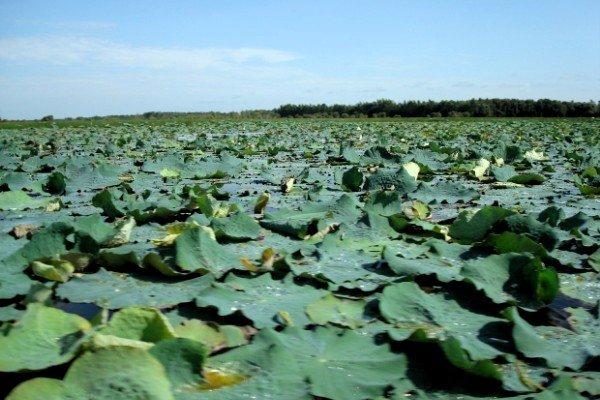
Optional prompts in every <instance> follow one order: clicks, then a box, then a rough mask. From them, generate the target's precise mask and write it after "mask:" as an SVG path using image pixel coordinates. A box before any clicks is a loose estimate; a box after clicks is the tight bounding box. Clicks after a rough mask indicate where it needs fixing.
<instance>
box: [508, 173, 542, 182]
mask: <svg viewBox="0 0 600 400" xmlns="http://www.w3.org/2000/svg"><path fill="white" fill-rule="evenodd" d="M545 181H546V177H545V176H544V175H540V174H536V173H531V172H530V173H523V174H517V175H515V176H513V177H511V178H510V179H508V182H512V183H517V184H520V185H541V184H542V183H544V182H545Z"/></svg>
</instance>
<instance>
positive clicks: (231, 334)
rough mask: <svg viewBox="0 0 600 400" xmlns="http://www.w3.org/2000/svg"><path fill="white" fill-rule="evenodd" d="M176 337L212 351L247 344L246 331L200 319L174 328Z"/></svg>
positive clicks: (191, 320) (187, 321)
mask: <svg viewBox="0 0 600 400" xmlns="http://www.w3.org/2000/svg"><path fill="white" fill-rule="evenodd" d="M174 329H175V335H176V336H177V337H181V338H187V339H192V340H195V341H197V342H200V343H202V344H204V345H205V346H206V347H207V348H209V349H211V350H212V351H217V350H221V349H224V348H229V347H236V346H241V345H243V344H246V343H247V342H248V339H246V336H245V333H244V330H243V329H242V328H240V327H238V326H235V325H217V324H213V323H206V322H204V321H201V320H198V319H190V320H186V321H183V322H182V323H181V324H179V325H176V326H175V327H174Z"/></svg>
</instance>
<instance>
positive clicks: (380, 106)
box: [273, 99, 600, 118]
mask: <svg viewBox="0 0 600 400" xmlns="http://www.w3.org/2000/svg"><path fill="white" fill-rule="evenodd" d="M273 111H274V112H275V113H276V114H277V115H278V116H280V117H329V118H331V117H333V118H338V117H342V118H344V117H368V118H377V117H597V116H600V103H595V102H593V101H589V102H574V101H559V100H549V99H540V100H519V99H471V100H442V101H432V100H430V101H412V100H411V101H404V102H401V103H396V102H394V101H392V100H387V99H381V100H377V101H372V102H363V103H358V104H353V105H345V104H332V105H327V104H285V105H282V106H280V107H279V108H276V109H275V110H273Z"/></svg>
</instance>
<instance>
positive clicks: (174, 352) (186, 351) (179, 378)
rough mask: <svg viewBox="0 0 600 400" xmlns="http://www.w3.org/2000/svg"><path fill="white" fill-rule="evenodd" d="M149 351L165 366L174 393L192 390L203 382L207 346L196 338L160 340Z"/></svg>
mask: <svg viewBox="0 0 600 400" xmlns="http://www.w3.org/2000/svg"><path fill="white" fill-rule="evenodd" d="M148 352H149V353H150V354H151V355H152V356H153V357H154V358H156V359H157V360H158V361H160V363H161V364H162V365H163V366H164V367H165V371H166V373H167V376H168V378H169V381H171V386H172V388H173V391H174V393H176V395H175V397H178V396H177V392H180V391H186V390H192V389H194V388H197V387H198V386H200V384H201V383H202V366H203V364H204V362H205V361H206V359H207V357H208V352H207V349H206V347H205V346H204V345H203V344H202V343H200V342H197V341H195V340H191V339H183V338H174V339H166V340H162V341H160V342H158V343H157V344H155V345H154V346H152V348H150V350H148Z"/></svg>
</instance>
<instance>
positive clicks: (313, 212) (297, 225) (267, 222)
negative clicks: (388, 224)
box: [261, 194, 361, 239]
mask: <svg viewBox="0 0 600 400" xmlns="http://www.w3.org/2000/svg"><path fill="white" fill-rule="evenodd" d="M360 215H361V212H360V209H359V204H358V202H357V201H356V199H355V198H354V197H351V196H349V195H347V194H344V195H342V196H341V197H340V198H338V199H336V200H333V201H331V202H311V203H306V204H305V205H303V206H302V207H301V208H300V210H299V211H294V210H290V209H285V208H284V209H280V210H277V211H275V212H271V213H265V216H264V219H263V220H262V221H261V225H262V226H263V227H265V228H266V229H269V230H271V231H273V232H277V233H281V234H283V235H288V236H293V237H297V238H301V239H304V238H305V237H306V236H307V235H311V234H314V233H316V232H318V231H320V230H321V229H323V228H325V227H326V226H328V225H331V224H338V223H346V224H353V223H355V222H356V220H357V219H358V218H359V217H360Z"/></svg>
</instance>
